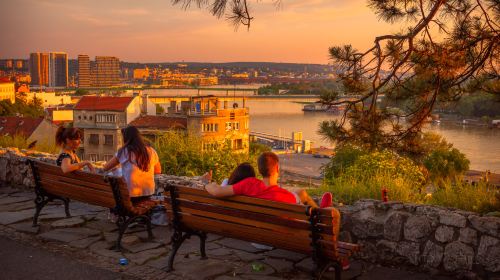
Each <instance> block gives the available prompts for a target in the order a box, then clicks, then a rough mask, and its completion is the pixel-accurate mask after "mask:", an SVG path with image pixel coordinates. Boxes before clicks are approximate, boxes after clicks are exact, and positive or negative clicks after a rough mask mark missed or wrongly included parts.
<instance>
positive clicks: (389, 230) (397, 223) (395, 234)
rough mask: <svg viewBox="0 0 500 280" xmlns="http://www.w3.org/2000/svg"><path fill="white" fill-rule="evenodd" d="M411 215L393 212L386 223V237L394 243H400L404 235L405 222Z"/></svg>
mask: <svg viewBox="0 0 500 280" xmlns="http://www.w3.org/2000/svg"><path fill="white" fill-rule="evenodd" d="M409 216H410V214H408V213H405V212H401V211H395V212H392V213H391V214H390V215H389V216H388V217H387V218H386V219H385V223H384V237H385V238H386V239H388V240H392V241H400V240H401V239H402V235H403V228H404V222H405V221H406V219H407V218H408V217H409Z"/></svg>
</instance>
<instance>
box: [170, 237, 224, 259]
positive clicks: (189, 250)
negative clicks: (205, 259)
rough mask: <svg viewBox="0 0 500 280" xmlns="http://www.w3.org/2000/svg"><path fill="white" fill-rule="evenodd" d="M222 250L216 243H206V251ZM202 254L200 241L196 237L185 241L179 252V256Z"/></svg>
mask: <svg viewBox="0 0 500 280" xmlns="http://www.w3.org/2000/svg"><path fill="white" fill-rule="evenodd" d="M218 248H220V245H218V244H215V243H205V250H207V251H208V250H214V249H218ZM193 253H196V254H200V239H199V238H198V237H196V236H192V237H191V238H190V239H188V240H186V241H184V243H182V245H181V247H180V248H179V250H178V251H177V254H180V255H187V254H193Z"/></svg>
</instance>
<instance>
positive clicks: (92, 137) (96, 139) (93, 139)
mask: <svg viewBox="0 0 500 280" xmlns="http://www.w3.org/2000/svg"><path fill="white" fill-rule="evenodd" d="M89 144H91V145H99V134H90V137H89Z"/></svg>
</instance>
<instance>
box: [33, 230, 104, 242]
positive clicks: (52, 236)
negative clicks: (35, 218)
mask: <svg viewBox="0 0 500 280" xmlns="http://www.w3.org/2000/svg"><path fill="white" fill-rule="evenodd" d="M99 233H100V232H99V231H97V230H95V229H89V228H60V229H55V230H51V231H48V232H45V233H42V234H40V235H38V236H39V237H40V238H43V239H47V240H55V241H62V242H71V241H76V240H80V239H84V238H87V237H90V236H95V235H98V234H99Z"/></svg>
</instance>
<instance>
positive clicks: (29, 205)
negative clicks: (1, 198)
mask: <svg viewBox="0 0 500 280" xmlns="http://www.w3.org/2000/svg"><path fill="white" fill-rule="evenodd" d="M33 208H35V203H33V201H24V202H18V203H12V204H6V205H0V212H16V211H20V210H26V209H33Z"/></svg>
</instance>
